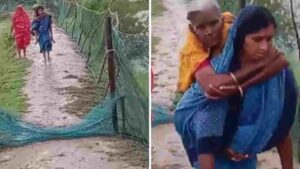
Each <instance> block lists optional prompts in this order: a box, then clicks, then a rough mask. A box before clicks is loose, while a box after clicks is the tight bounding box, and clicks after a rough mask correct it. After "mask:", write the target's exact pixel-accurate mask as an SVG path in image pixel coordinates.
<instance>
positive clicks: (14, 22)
mask: <svg viewBox="0 0 300 169" xmlns="http://www.w3.org/2000/svg"><path fill="white" fill-rule="evenodd" d="M11 34H12V36H13V37H14V38H15V42H16V48H17V52H18V55H19V58H22V56H21V51H23V55H24V58H26V48H27V46H28V45H29V44H30V17H29V15H28V14H27V12H26V11H25V9H24V7H23V6H22V5H18V6H17V8H16V10H15V12H14V14H13V17H12V19H11Z"/></svg>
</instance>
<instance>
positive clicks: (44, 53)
mask: <svg viewBox="0 0 300 169" xmlns="http://www.w3.org/2000/svg"><path fill="white" fill-rule="evenodd" d="M43 56H44V62H46V52H45V51H43Z"/></svg>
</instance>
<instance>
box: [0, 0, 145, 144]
mask: <svg viewBox="0 0 300 169" xmlns="http://www.w3.org/2000/svg"><path fill="white" fill-rule="evenodd" d="M46 5H47V7H48V9H49V10H50V11H51V13H52V15H53V18H54V19H55V22H56V23H57V24H58V25H59V26H60V27H61V28H63V29H64V30H65V32H66V33H67V34H69V35H70V36H71V37H72V38H73V39H74V41H76V42H77V44H78V46H79V47H80V51H81V52H82V53H83V56H84V57H85V60H86V66H87V67H88V68H89V70H90V72H91V74H92V75H93V77H94V82H95V83H97V86H98V87H99V88H100V89H102V90H101V91H102V93H101V98H102V99H101V101H99V105H97V106H95V107H94V108H93V109H92V111H90V112H89V113H88V114H87V115H86V116H85V117H84V118H83V119H82V120H81V122H80V123H79V124H75V125H71V126H68V127H66V128H57V127H41V126H37V125H34V124H31V123H27V122H24V121H22V119H19V118H17V117H14V116H12V115H11V114H10V113H8V112H6V111H0V145H4V146H7V145H9V146H20V145H24V144H29V143H33V142H38V141H45V140H50V139H65V138H78V137H88V136H98V135H115V134H122V135H125V136H128V137H131V138H134V139H136V140H138V141H140V142H141V143H143V144H144V145H145V146H147V145H148V140H149V139H148V133H149V131H148V123H149V122H148V114H149V113H148V107H149V105H148V100H149V99H148V62H149V60H148V51H149V50H148V49H149V47H148V46H149V44H148V32H141V33H138V34H126V33H123V32H121V31H120V30H119V21H118V16H117V13H112V12H111V11H110V10H109V8H107V9H104V10H102V11H92V10H89V9H87V8H85V7H84V6H83V5H81V4H78V3H75V2H73V1H67V0H52V1H50V0H49V1H46ZM108 18H111V20H112V22H108V21H109V20H110V19H108ZM109 25H110V26H109ZM109 27H111V34H107V32H108V31H107V28H109ZM110 37H111V38H110ZM107 39H111V41H110V42H108V41H107ZM109 43H112V48H111V49H108V44H109ZM70 50H71V49H70ZM109 58H110V59H111V60H110V61H113V64H112V63H111V62H110V64H108V59H109ZM109 68H110V69H109ZM112 68H113V69H112ZM108 69H109V70H108ZM109 75H110V76H109ZM113 82H114V83H113ZM112 86H114V87H112Z"/></svg>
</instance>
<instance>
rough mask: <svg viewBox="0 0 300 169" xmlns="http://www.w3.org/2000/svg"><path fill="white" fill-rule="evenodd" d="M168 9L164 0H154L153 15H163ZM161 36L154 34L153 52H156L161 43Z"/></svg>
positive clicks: (152, 39)
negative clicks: (164, 4)
mask: <svg viewBox="0 0 300 169" xmlns="http://www.w3.org/2000/svg"><path fill="white" fill-rule="evenodd" d="M166 10H167V9H166V8H165V7H164V6H163V4H162V0H152V11H151V15H152V17H157V16H161V15H162V13H163V12H164V11H166ZM159 41H160V38H159V37H156V36H152V38H151V53H156V50H155V46H156V45H157V44H158V43H159Z"/></svg>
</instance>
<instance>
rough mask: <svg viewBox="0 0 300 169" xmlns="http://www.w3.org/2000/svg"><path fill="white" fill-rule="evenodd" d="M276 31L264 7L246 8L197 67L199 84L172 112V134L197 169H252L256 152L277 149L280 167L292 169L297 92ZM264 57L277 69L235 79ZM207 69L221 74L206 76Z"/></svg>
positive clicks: (190, 90)
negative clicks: (278, 47) (222, 43)
mask: <svg viewBox="0 0 300 169" xmlns="http://www.w3.org/2000/svg"><path fill="white" fill-rule="evenodd" d="M275 29H276V23H275V20H274V18H273V16H272V14H271V13H270V12H269V11H268V10H267V9H266V8H263V7H259V6H248V7H246V8H244V9H243V10H242V11H241V12H240V14H239V16H238V18H237V19H236V21H235V22H234V24H233V26H232V28H231V30H230V33H229V35H228V39H227V42H226V44H225V47H224V49H223V51H222V54H220V55H219V56H217V57H213V58H212V59H211V60H208V59H206V60H205V61H203V62H202V63H201V64H200V65H199V66H198V70H197V73H196V76H197V77H198V78H197V80H198V81H197V82H194V83H193V84H192V86H191V87H190V88H189V89H188V90H187V91H186V92H185V94H184V96H183V98H182V99H181V101H180V102H179V104H178V105H177V108H176V111H175V126H176V130H177V132H178V133H179V134H180V135H181V138H182V141H183V144H184V147H185V149H186V151H187V154H188V157H189V160H190V162H191V164H192V165H193V166H194V167H195V168H199V167H200V168H201V169H255V168H256V154H257V153H260V152H263V151H265V150H268V149H270V148H272V147H274V146H277V148H278V150H279V153H280V157H281V161H282V166H283V168H284V169H292V153H291V151H292V150H291V142H290V138H289V131H290V128H291V126H292V123H293V120H294V115H295V110H296V99H297V92H296V87H295V81H294V77H293V74H292V73H291V71H289V70H288V69H287V68H286V66H287V63H286V61H285V60H284V58H283V56H282V55H281V54H280V53H277V52H276V50H275V49H274V47H272V38H273V36H274V34H275ZM274 56H276V57H274ZM268 59H269V60H270V61H271V62H270V65H272V64H275V65H276V67H277V68H278V70H277V71H275V72H272V73H270V72H269V71H268V69H262V70H261V71H259V72H255V71H254V73H252V75H251V74H249V76H248V77H247V78H243V79H239V78H237V76H235V75H236V74H238V73H240V72H241V71H242V70H247V69H248V70H249V69H251V68H252V67H256V66H257V65H259V64H260V62H261V61H262V60H268ZM211 69H212V70H213V71H214V72H216V73H218V74H219V75H213V76H212V75H211V74H209V73H208V72H211ZM231 72H233V73H231ZM227 74H230V76H231V78H232V79H231V81H228V82H224V81H218V80H215V79H222V78H228V75H227ZM250 75H251V76H250ZM211 77H213V78H211ZM262 77H264V78H262ZM257 79H260V80H259V81H257ZM233 82H234V83H235V84H232V83H233ZM254 82H255V83H254ZM258 82H261V83H258ZM211 89H213V90H211ZM246 89H247V90H246ZM224 90H225V91H226V92H225V93H227V94H224V93H223V91H224ZM227 91H230V92H227ZM207 93H209V94H207ZM236 93H239V94H240V95H239V96H238V95H236ZM224 150H227V151H226V152H227V154H226V153H224ZM245 154H246V155H245ZM228 155H230V156H231V158H229V156H228Z"/></svg>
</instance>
